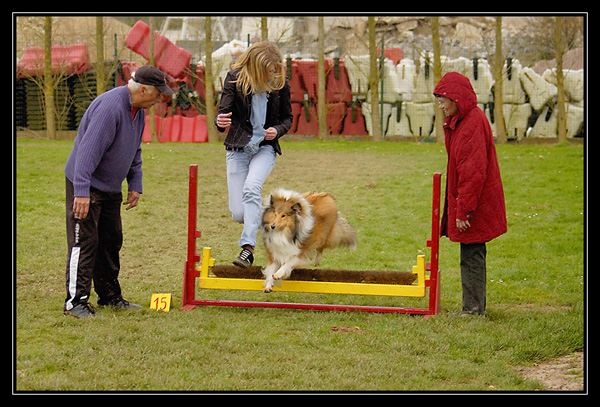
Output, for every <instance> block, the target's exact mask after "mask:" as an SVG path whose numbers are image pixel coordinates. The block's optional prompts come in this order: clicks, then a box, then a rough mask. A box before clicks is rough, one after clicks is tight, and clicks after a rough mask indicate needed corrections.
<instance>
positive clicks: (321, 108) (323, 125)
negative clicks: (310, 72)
mask: <svg viewBox="0 0 600 407" xmlns="http://www.w3.org/2000/svg"><path fill="white" fill-rule="evenodd" d="M317 18H318V26H319V35H318V48H319V50H318V54H319V64H318V66H317V75H318V77H319V89H318V93H317V109H318V110H317V117H318V121H319V138H320V139H324V138H325V137H326V136H327V133H328V131H327V104H326V103H325V28H324V23H323V17H322V16H321V17H317Z"/></svg>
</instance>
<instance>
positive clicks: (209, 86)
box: [204, 17, 219, 142]
mask: <svg viewBox="0 0 600 407" xmlns="http://www.w3.org/2000/svg"><path fill="white" fill-rule="evenodd" d="M204 32H205V33H204V52H205V53H206V60H205V64H204V75H205V76H204V78H205V79H204V92H205V95H206V125H207V127H208V141H209V142H215V141H217V140H218V137H219V135H218V134H217V128H216V127H215V123H214V118H215V89H214V84H213V66H212V53H213V41H212V18H211V17H205V18H204Z"/></svg>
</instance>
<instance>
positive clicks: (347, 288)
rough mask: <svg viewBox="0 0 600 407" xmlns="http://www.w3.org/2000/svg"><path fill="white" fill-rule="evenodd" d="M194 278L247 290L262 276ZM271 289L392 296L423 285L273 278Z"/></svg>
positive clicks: (419, 290) (413, 293) (416, 292)
mask: <svg viewBox="0 0 600 407" xmlns="http://www.w3.org/2000/svg"><path fill="white" fill-rule="evenodd" d="M198 280H199V283H198V284H199V286H200V288H207V289H221V290H249V291H262V290H263V280H257V279H246V278H220V277H200V278H199V279H198ZM273 291H281V292H297V293H320V294H356V295H385V296H393V297H424V296H425V287H424V286H417V285H399V284H369V283H338V282H327V281H295V280H283V281H275V286H274V287H273Z"/></svg>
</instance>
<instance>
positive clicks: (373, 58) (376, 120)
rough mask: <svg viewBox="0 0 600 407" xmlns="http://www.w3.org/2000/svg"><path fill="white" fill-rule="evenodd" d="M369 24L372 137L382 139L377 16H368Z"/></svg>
mask: <svg viewBox="0 0 600 407" xmlns="http://www.w3.org/2000/svg"><path fill="white" fill-rule="evenodd" d="M368 24H369V62H370V64H369V88H370V92H371V133H372V134H371V137H373V141H382V140H383V136H382V134H381V122H380V119H381V116H380V113H379V89H378V87H377V83H378V82H379V72H378V70H377V45H376V44H375V17H373V16H369V17H368Z"/></svg>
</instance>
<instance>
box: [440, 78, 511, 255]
mask: <svg viewBox="0 0 600 407" xmlns="http://www.w3.org/2000/svg"><path fill="white" fill-rule="evenodd" d="M433 93H434V94H435V95H440V96H445V97H447V98H449V99H452V100H453V101H454V103H456V105H457V107H458V113H456V114H455V115H453V116H449V117H446V118H445V123H444V132H445V134H446V152H447V153H448V166H447V170H446V172H447V175H446V196H445V202H444V213H443V215H442V224H441V234H442V236H448V237H449V238H450V240H451V241H453V242H460V243H485V242H489V241H490V240H492V239H494V238H496V237H498V236H500V235H501V234H503V233H506V208H505V204H504V191H503V188H502V180H501V179H500V169H499V167H498V158H497V157H496V147H495V146H494V137H493V135H492V129H491V127H490V124H489V122H488V119H487V117H486V116H485V114H484V113H483V111H482V110H481V109H480V108H479V107H477V96H476V95H475V91H474V90H473V87H472V86H471V82H470V81H469V79H468V78H466V77H465V76H463V75H461V74H459V73H457V72H449V73H447V74H446V75H444V77H443V78H442V79H441V80H440V82H439V83H438V85H437V86H436V87H435V90H434V92H433ZM456 219H460V220H463V221H464V220H468V221H469V223H470V224H471V227H470V228H469V229H467V230H466V231H465V232H460V231H459V230H458V228H457V227H456Z"/></svg>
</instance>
